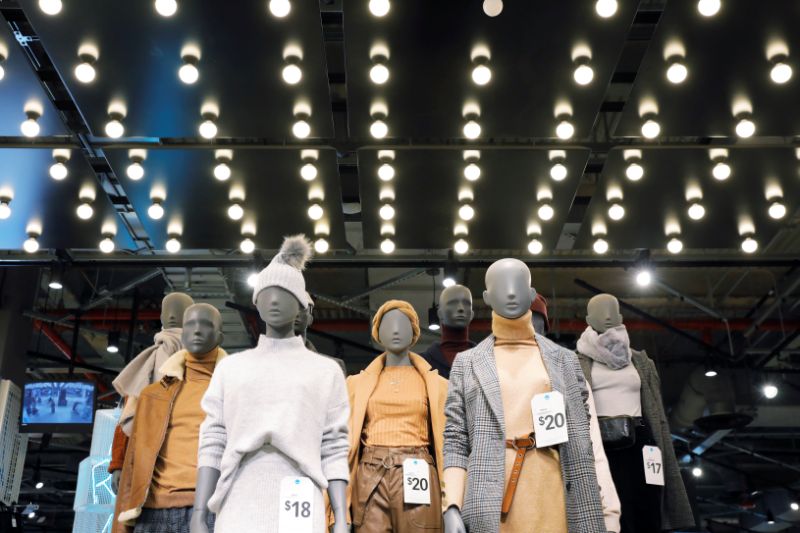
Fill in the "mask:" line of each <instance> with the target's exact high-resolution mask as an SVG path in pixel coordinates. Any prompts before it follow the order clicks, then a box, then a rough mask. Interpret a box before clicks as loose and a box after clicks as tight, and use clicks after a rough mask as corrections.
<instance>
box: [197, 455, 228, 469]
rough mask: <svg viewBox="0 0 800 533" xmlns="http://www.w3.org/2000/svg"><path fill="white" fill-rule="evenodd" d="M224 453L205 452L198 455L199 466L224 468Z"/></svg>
mask: <svg viewBox="0 0 800 533" xmlns="http://www.w3.org/2000/svg"><path fill="white" fill-rule="evenodd" d="M221 465H222V453H219V454H216V453H210V452H204V453H202V454H200V455H198V456H197V468H201V467H204V466H207V467H209V468H213V469H215V470H222V466H221Z"/></svg>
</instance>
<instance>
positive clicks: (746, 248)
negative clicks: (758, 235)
mask: <svg viewBox="0 0 800 533" xmlns="http://www.w3.org/2000/svg"><path fill="white" fill-rule="evenodd" d="M756 250H758V241H757V240H755V239H754V238H752V237H746V238H745V239H744V240H743V241H742V251H743V252H744V253H746V254H754V253H756Z"/></svg>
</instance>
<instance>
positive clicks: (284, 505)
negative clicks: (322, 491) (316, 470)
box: [278, 476, 315, 533]
mask: <svg viewBox="0 0 800 533" xmlns="http://www.w3.org/2000/svg"><path fill="white" fill-rule="evenodd" d="M314 490H315V489H314V483H313V482H312V481H311V479H309V478H307V477H291V476H289V477H285V478H283V479H282V480H281V493H280V500H279V503H280V514H279V516H278V533H311V532H312V529H313V526H314Z"/></svg>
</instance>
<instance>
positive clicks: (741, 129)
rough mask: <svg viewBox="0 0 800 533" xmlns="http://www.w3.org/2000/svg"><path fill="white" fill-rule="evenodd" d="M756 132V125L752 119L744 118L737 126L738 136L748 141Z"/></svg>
mask: <svg viewBox="0 0 800 533" xmlns="http://www.w3.org/2000/svg"><path fill="white" fill-rule="evenodd" d="M755 132H756V124H755V122H753V121H752V120H750V119H747V118H743V119H742V120H740V121H739V122H738V123H737V124H736V135H738V136H739V137H741V138H743V139H746V138H748V137H752V136H753V134H754V133H755Z"/></svg>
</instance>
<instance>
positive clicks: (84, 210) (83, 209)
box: [75, 203, 94, 220]
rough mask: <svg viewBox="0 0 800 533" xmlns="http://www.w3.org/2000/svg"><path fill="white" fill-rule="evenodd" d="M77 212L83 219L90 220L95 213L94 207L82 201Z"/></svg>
mask: <svg viewBox="0 0 800 533" xmlns="http://www.w3.org/2000/svg"><path fill="white" fill-rule="evenodd" d="M75 212H76V213H77V215H78V218H80V219H81V220H89V219H90V218H92V215H94V209H93V208H92V206H91V205H89V204H87V203H82V204H81V205H79V206H78V209H76V210H75Z"/></svg>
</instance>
